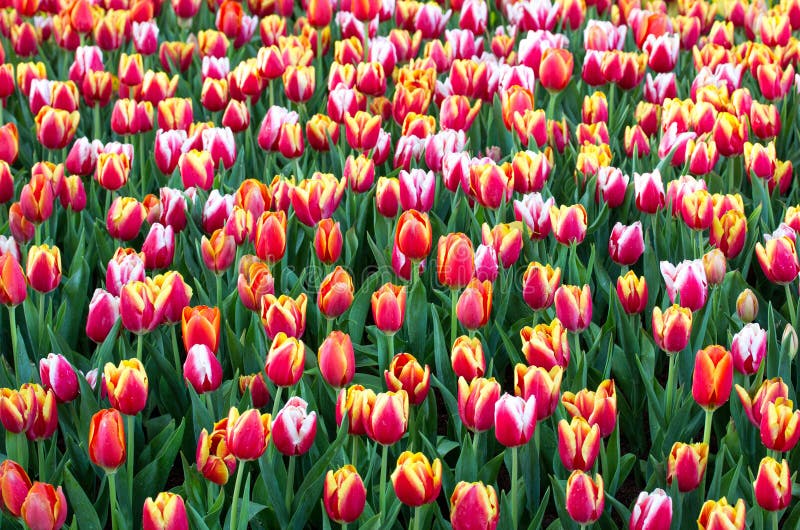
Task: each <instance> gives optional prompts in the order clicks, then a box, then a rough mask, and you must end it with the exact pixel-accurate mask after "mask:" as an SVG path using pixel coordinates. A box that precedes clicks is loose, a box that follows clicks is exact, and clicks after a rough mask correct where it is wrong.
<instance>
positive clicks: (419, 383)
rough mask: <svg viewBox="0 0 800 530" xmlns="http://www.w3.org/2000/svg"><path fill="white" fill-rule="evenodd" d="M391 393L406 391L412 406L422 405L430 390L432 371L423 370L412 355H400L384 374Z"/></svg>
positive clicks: (428, 369)
mask: <svg viewBox="0 0 800 530" xmlns="http://www.w3.org/2000/svg"><path fill="white" fill-rule="evenodd" d="M383 376H384V379H385V380H386V386H387V387H388V389H389V390H390V391H393V392H398V391H400V390H404V391H405V392H406V393H407V394H408V400H409V402H410V403H411V404H412V405H420V404H422V402H423V401H425V397H426V396H427V395H428V391H429V390H430V384H431V381H430V377H431V369H430V367H429V366H428V365H427V364H426V365H425V366H424V368H423V366H421V365H420V364H419V362H418V361H417V360H416V359H415V358H414V356H413V355H411V354H410V353H398V354H397V355H395V356H394V357H393V358H392V361H391V363H390V364H389V369H388V370H384V372H383Z"/></svg>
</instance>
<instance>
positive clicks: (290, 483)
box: [285, 456, 297, 513]
mask: <svg viewBox="0 0 800 530" xmlns="http://www.w3.org/2000/svg"><path fill="white" fill-rule="evenodd" d="M296 466H297V457H292V456H290V457H289V472H288V475H287V477H286V497H285V502H286V511H287V512H289V513H292V509H291V508H292V496H293V495H294V471H295V467H296Z"/></svg>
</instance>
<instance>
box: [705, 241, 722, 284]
mask: <svg viewBox="0 0 800 530" xmlns="http://www.w3.org/2000/svg"><path fill="white" fill-rule="evenodd" d="M702 260H703V268H704V269H705V272H706V279H707V280H708V283H710V284H711V285H719V284H721V283H722V281H723V280H724V279H725V273H726V272H727V269H728V261H727V260H726V259H725V254H723V253H722V251H721V250H720V249H718V248H712V249H711V250H709V251H708V252H706V253H705V254H703V258H702Z"/></svg>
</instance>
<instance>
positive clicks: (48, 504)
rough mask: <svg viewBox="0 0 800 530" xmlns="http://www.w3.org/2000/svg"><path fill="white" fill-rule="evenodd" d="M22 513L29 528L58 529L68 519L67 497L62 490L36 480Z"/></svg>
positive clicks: (21, 510) (23, 505)
mask: <svg viewBox="0 0 800 530" xmlns="http://www.w3.org/2000/svg"><path fill="white" fill-rule="evenodd" d="M20 515H21V516H22V520H23V521H24V522H25V524H26V525H27V527H28V528H46V529H49V528H52V529H54V530H55V529H58V528H61V527H62V526H64V523H65V522H66V520H67V498H66V497H65V496H64V492H63V491H62V490H61V486H59V487H58V488H56V487H55V486H52V485H50V484H44V483H42V482H34V483H33V485H32V486H31V489H30V490H29V491H28V495H27V496H26V497H25V502H23V503H22V507H21V508H20Z"/></svg>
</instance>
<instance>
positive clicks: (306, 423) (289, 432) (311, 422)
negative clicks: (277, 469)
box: [272, 396, 317, 456]
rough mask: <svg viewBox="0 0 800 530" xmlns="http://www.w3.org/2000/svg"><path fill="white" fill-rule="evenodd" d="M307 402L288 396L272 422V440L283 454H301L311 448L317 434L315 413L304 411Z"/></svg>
mask: <svg viewBox="0 0 800 530" xmlns="http://www.w3.org/2000/svg"><path fill="white" fill-rule="evenodd" d="M307 407H308V403H306V402H305V400H303V399H302V398H300V397H297V396H295V397H293V398H290V399H289V400H288V401H287V402H286V405H284V406H283V408H282V409H281V410H280V412H278V414H277V415H276V416H275V419H274V420H273V422H272V442H273V443H274V444H275V447H276V448H277V449H278V451H280V452H281V453H282V454H284V455H288V456H296V455H302V454H305V453H307V452H308V450H309V449H311V445H312V444H313V443H314V437H315V436H316V434H317V413H316V412H311V413H308V412H307V411H306V409H307Z"/></svg>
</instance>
